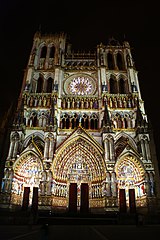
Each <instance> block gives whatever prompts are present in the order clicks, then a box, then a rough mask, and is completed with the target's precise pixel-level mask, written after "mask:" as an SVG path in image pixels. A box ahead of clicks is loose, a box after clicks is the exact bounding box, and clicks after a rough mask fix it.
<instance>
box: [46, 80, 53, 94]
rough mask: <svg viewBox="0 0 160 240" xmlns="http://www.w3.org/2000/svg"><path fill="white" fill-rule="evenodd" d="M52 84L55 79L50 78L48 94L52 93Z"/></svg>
mask: <svg viewBox="0 0 160 240" xmlns="http://www.w3.org/2000/svg"><path fill="white" fill-rule="evenodd" d="M52 82H53V79H52V78H51V77H50V78H48V80H47V89H46V92H47V93H51V92H52Z"/></svg>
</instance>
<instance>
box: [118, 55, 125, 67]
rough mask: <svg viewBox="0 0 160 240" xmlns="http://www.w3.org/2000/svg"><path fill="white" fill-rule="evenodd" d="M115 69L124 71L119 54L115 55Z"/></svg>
mask: <svg viewBox="0 0 160 240" xmlns="http://www.w3.org/2000/svg"><path fill="white" fill-rule="evenodd" d="M117 67H118V69H119V70H124V65H123V59H122V55H121V53H117Z"/></svg>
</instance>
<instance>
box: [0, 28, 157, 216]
mask: <svg viewBox="0 0 160 240" xmlns="http://www.w3.org/2000/svg"><path fill="white" fill-rule="evenodd" d="M153 147H154V143H153V142H152V139H151V137H150V131H149V127H148V119H147V115H146V113H145V108H144V102H143V100H142V98H141V92H140V86H139V81H138V73H137V70H136V68H135V64H134V61H133V57H132V53H131V47H130V45H129V43H128V42H127V41H124V42H123V43H122V44H120V43H119V42H118V41H116V40H114V39H110V40H109V41H108V43H107V44H106V45H103V44H99V45H97V47H96V50H95V51H93V52H74V51H73V50H72V48H71V44H70V43H68V41H67V36H66V34H64V33H60V34H46V35H43V34H41V33H39V32H37V33H36V34H35V35H34V38H33V46H32V49H31V53H30V56H29V60H28V64H27V67H26V70H25V73H24V78H23V83H22V89H21V92H20V96H19V100H18V104H17V112H16V113H15V118H14V122H13V124H12V129H11V133H10V146H9V151H8V157H7V159H6V162H5V169H4V176H3V179H2V185H1V193H0V206H1V207H2V208H12V209H17V208H24V209H27V208H29V207H30V206H34V207H36V208H38V209H39V210H51V211H53V212H59V211H60V212H68V211H69V212H70V211H71V212H91V213H97V212H100V213H101V212H102V213H104V212H107V211H118V212H136V211H139V212H145V213H147V212H149V211H156V210H157V209H159V199H160V183H159V170H158V163H157V159H156V156H155V154H154V151H152V149H153Z"/></svg>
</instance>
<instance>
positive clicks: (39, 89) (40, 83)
mask: <svg viewBox="0 0 160 240" xmlns="http://www.w3.org/2000/svg"><path fill="white" fill-rule="evenodd" d="M42 91H43V79H42V78H41V77H39V78H38V81H37V93H42Z"/></svg>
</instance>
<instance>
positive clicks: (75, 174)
mask: <svg viewBox="0 0 160 240" xmlns="http://www.w3.org/2000/svg"><path fill="white" fill-rule="evenodd" d="M102 152H103V150H102V149H100V148H99V146H98V145H97V146H95V143H94V142H91V141H89V140H88V139H85V138H83V137H82V136H77V137H76V138H72V139H71V140H69V141H68V142H66V143H65V144H64V145H62V146H61V147H60V148H59V149H58V151H57V154H56V158H55V160H54V162H53V168H52V169H53V178H54V181H55V182H56V184H55V190H54V192H56V193H58V194H57V195H56V196H55V199H56V200H58V199H59V203H58V204H59V206H60V205H62V204H64V206H65V207H66V209H68V210H69V211H71V212H77V211H78V212H83V213H86V212H88V211H90V209H91V208H93V207H94V208H96V207H97V208H98V207H99V208H103V207H104V201H103V200H102V199H103V196H102V195H103V194H102V192H103V191H102V189H103V187H104V186H103V184H104V180H105V178H106V171H105V163H104V160H103V158H102ZM64 186H65V194H64V195H63V196H65V199H63V203H62V198H61V194H59V191H57V189H63V190H64ZM60 192H61V191H60Z"/></svg>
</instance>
